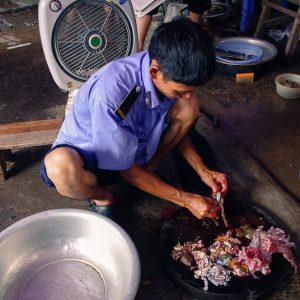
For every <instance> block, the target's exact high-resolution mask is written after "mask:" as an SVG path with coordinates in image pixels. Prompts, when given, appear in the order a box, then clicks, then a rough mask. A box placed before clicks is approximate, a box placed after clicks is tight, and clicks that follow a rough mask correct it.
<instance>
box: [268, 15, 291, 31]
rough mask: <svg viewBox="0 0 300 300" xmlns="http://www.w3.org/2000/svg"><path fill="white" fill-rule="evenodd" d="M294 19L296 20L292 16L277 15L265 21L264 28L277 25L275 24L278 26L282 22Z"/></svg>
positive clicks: (285, 22)
mask: <svg viewBox="0 0 300 300" xmlns="http://www.w3.org/2000/svg"><path fill="white" fill-rule="evenodd" d="M292 21H294V18H292V17H290V16H281V17H276V18H272V19H269V20H267V21H264V24H263V27H264V28H270V27H275V26H278V25H281V24H287V23H289V22H292Z"/></svg>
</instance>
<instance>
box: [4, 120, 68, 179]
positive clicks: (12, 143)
mask: <svg viewBox="0 0 300 300" xmlns="http://www.w3.org/2000/svg"><path fill="white" fill-rule="evenodd" d="M61 124H62V120H61V119H50V120H40V121H29V122H19V123H11V124H4V125H0V180H5V179H6V178H7V170H6V162H7V161H8V160H9V158H10V156H11V150H13V149H20V148H27V147H34V146H43V145H50V144H52V143H53V142H54V141H55V139H56V137H57V134H58V131H59V129H60V127H61Z"/></svg>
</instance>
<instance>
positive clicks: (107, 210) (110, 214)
mask: <svg viewBox="0 0 300 300" xmlns="http://www.w3.org/2000/svg"><path fill="white" fill-rule="evenodd" d="M87 208H88V210H89V211H92V212H94V213H96V214H99V215H102V216H104V217H106V218H109V219H111V220H113V221H115V222H116V219H117V218H116V205H115V204H107V205H96V203H95V201H94V200H88V201H87Z"/></svg>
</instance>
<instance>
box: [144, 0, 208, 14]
mask: <svg viewBox="0 0 300 300" xmlns="http://www.w3.org/2000/svg"><path fill="white" fill-rule="evenodd" d="M184 3H187V5H188V10H189V11H190V12H193V13H195V14H199V15H202V14H203V13H204V12H205V11H206V10H208V9H210V0H186V1H184ZM158 8H159V6H158V7H156V8H154V9H153V10H151V11H150V12H149V13H147V15H149V16H153V15H156V14H157V13H158Z"/></svg>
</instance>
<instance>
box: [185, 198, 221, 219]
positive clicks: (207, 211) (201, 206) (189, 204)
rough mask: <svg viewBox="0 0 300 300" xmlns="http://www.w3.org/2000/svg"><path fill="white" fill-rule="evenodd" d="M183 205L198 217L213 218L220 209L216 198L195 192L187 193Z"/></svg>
mask: <svg viewBox="0 0 300 300" xmlns="http://www.w3.org/2000/svg"><path fill="white" fill-rule="evenodd" d="M184 207H186V208H187V209H188V210H189V211H190V212H191V213H192V214H193V215H194V216H195V217H197V218H198V219H201V218H211V219H215V218H216V217H217V215H218V214H219V211H220V206H219V204H218V202H217V201H216V200H213V199H211V198H208V197H204V196H200V195H197V194H189V195H188V197H187V198H186V200H185V205H184Z"/></svg>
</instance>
